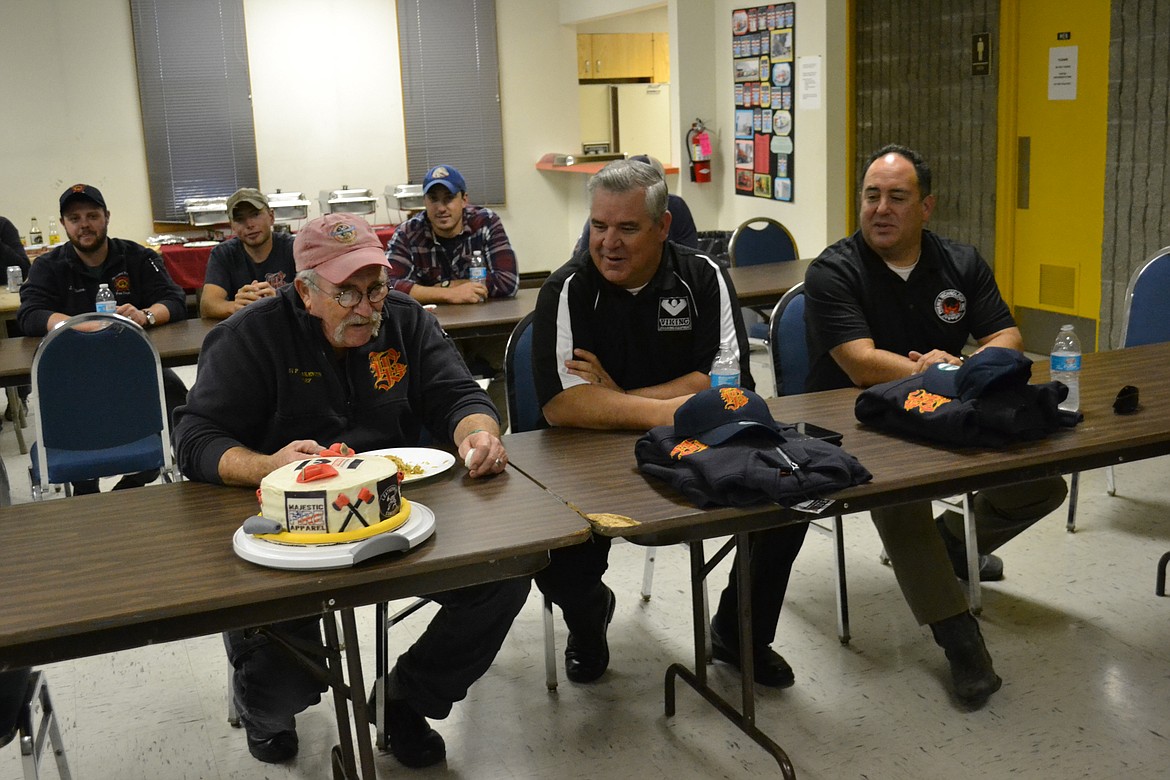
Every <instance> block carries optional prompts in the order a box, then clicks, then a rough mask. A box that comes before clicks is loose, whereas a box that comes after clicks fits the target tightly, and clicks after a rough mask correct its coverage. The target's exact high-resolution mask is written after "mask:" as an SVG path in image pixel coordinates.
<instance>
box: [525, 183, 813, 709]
mask: <svg viewBox="0 0 1170 780" xmlns="http://www.w3.org/2000/svg"><path fill="white" fill-rule="evenodd" d="M589 191H590V197H591V205H590V233H589V246H588V249H587V250H582V251H579V252H577V254H576V255H574V257H573V258H572V259H571V260H570V261H569V262H568V263H567V264H566V265H564V266H563V267H561V268H560V269H559V270H557V271H556V272H555V273H553V274H552V275H551V276H550V277H549V279H548V281H547V282H545V284H544V286H543V287H542V288H541V290H540V296H539V299H538V301H537V305H536V319H535V322H534V326H533V334H532V335H533V342H532V346H533V369H534V372H535V379H536V389H537V395H538V396H539V398H540V402H541V405H542V409H543V412H544V416H545V419H546V420H547V421H548V422H549V423H550V424H552V425H556V426H573V427H579V428H600V429H625V430H640V431H645V430H648V429H649V428H652V427H654V426H656V425H672V424H673V423H674V412H675V410H676V409H677V408H678V407H679V406H681V405H682V403H683V402H684V401H686V400H687V399H688V398H690V397H691V395H693V394H694V393H696V392H698V391H700V390H703V389H705V388H707V387H709V386H710V384H711V379H710V376H709V372H710V370H711V364H712V362H713V361H714V359H715V356H716V354H717V352H718V351H719V347H720V345H721V344H729V345H730V346H731V347H732V348H733V349H734V351H735V353H736V355H737V357H738V359H739V364H740V379H741V384H742V386H744V387H747V388H749V389H750V388H752V386H753V383H752V378H751V373H750V371H749V368H748V344H747V336H746V334H745V331H744V326H743V320H742V318H741V315H740V308H739V302H738V301H737V299H736V296H735V288H734V287H733V286H732V284H731V281H730V279H728V277H727V274H726V273H725V272H724V271H723V269H722V268H720V266H719V265H718V264H717V263H715V262H714V261H713V260H711V259H710V258H708V257H706V256H705V255H701V254H698V253H697V252H695V251H694V250H691V249H688V248H686V247H682V246H679V245H677V244H672V243H670V242H668V241H667V240H666V237H667V234H668V232H669V229H670V221H671V217H670V213H669V212H668V211H667V210H666V203H667V198H666V181H665V180H664V179H663V178H662V177H661V176H660V175H659V174H658V173H657V172H656V171H655V170H654V169H653V168H652V167H651V166H650V165H648V164H646V163H642V162H637V161H633V160H628V161H626V160H622V161H618V162H615V163H612V164H610V165H608V166H607V167H606V168H605V169H603V170H602V171H601V172H600V173H598V174H597V175H596V176H594V177H593V179H592V180H590V182H589ZM806 530H807V526H806V525H804V524H799V525H796V526H791V527H786V528H781V529H776V530H774V531H767V532H764V533H760V534H754V535H753V540H752V569H753V575H755V574H759V576H757V577H756V578H755V579H754V580H753V582H754V583H755V585H756V586H757V587H754V588H753V593H752V611H753V619H752V628H753V637H754V639H753V641H754V644H755V646H754V647H753V658H754V660H755V669H756V680H757V681H758V682H760V683H762V684H764V685H771V686H775V687H785V686H788V685H791V684H792V683H793V679H794V678H793V673H792V669H791V667H789V665H788V664H787V663H786V662H785V661H784V659H783V658H781V657H780V656H779V655H778V654H777V653H776V652H774V651H773V650H772V649H771V648H770V647H769V645H770V644H771V642H772V639H773V638H774V636H775V631H776V621H777V619H778V618H779V615H780V607H781V604H782V603H783V601H784V588H785V586H786V584H787V582H788V574H789V572H790V571H791V568H792V561H793V559H794V558H795V557H796V554H797V552H798V551H799V550H800V545H801V543H802V542H803V540H804V534H805V531H806ZM608 554H609V539H607V538H605V537H602V536H594V537H593V538H592V539H591V540H590V541H589V542H588V543H586V544H582V545H577V546H575V547H571V548H566V549H565V550H563V551H561V550H557V551H553V553H552V555H551V563H550V565H549V567H548V568H547V569H545V570H544V571H543V572H541V573H540V574H538V575H537V576H536V584H537V586H538V587H539V588H540V589H541V591H542V592H544V593H545V594H546V595H547V596H548V597H549V598H550V599H551V600H552V601H553V602H554V603H556V604H558V605H559V606H560V607H561V611H562V613H563V614H564V617H565V624H566V625H567V626H568V628H569V640H568V643H567V645H566V648H565V674H566V676H567V677H568V678H569V679H570V680H573V681H575V682H590V681H592V680H595V679H597V678H598V677H600V676H601V675H602V674H603V673H604V672H605V670H606V667H607V666H608V664H609V645H608V643H607V641H606V629H607V627H608V625H609V621H610V620H611V619H612V617H613V610H614V595H613V592H612V591H611V590H610V589H609V588H608V587H606V586H605V584H604V583H602V581H601V577H602V575H603V574H604V573H605V569H606V566H607V557H608ZM757 570H758V572H757ZM735 576H736V575H735V571H734V569H733V570H732V574H731V579H730V582H729V585H728V587H727V588H726V589H725V590H724V591H723V595H722V597H721V598H720V601H719V608H718V610H717V612H716V614H715V617H714V619H713V620H712V640H713V646H714V652H715V657H716V658H718V659H720V660H723V661H725V662H728V663H732V664H736V665H738V663H739V650H738V637H739V627H738V619H737V618H738V613H737V610H736V603H737V600H736V590H735Z"/></svg>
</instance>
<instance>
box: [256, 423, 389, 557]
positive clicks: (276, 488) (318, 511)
mask: <svg viewBox="0 0 1170 780" xmlns="http://www.w3.org/2000/svg"><path fill="white" fill-rule="evenodd" d="M400 479H401V477H400V475H399V472H398V466H397V465H395V464H394V462H393V461H390V460H387V459H386V458H380V457H372V458H363V457H358V456H356V455H354V454H353V451H352V450H350V449H349V448H348V447H345V445H333V447H331V448H330V449H328V450H325V451H323V452H322V453H321V454H320V455H319V456H317V457H315V458H309V459H308V460H301V461H297V462H295V463H289V464H286V465H284V466H281V467H280V468H278V469H277V470H276V471H273V472H272V473H271V474H269V475H268V476H266V477H265V478H264V479H263V480H261V482H260V490H259V491H257V498H258V499H259V500H260V517H257V518H252V519H251V521H249V522H248V523H245V527H244V530H245V531H246V532H248V533H251V534H253V535H254V536H256V537H258V538H260V539H268V540H270V541H274V542H281V543H284V544H310V545H312V544H337V543H342V542H356V541H360V540H362V539H368V538H370V537H372V536H375V535H377V534H381V533H386V532H388V531H393V530H395V529H396V528H398V527H400V526H401V525H402V524H403V523H405V522H406V521H407V520H408V519H409V518H410V502H409V501H407V500H406V499H405V498H403V497H402V494H401V491H400V489H399V482H400ZM253 521H255V522H253ZM249 526H250V527H249Z"/></svg>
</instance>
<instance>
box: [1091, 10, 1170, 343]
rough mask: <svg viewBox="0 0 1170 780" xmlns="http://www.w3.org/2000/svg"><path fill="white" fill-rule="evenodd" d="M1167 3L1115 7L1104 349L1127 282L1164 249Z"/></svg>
mask: <svg viewBox="0 0 1170 780" xmlns="http://www.w3.org/2000/svg"><path fill="white" fill-rule="evenodd" d="M1168 30H1170V3H1164V2H1149V0H1113V7H1112V19H1111V21H1110V38H1111V42H1110V46H1109V49H1110V51H1109V132H1108V135H1107V140H1106V144H1107V146H1106V151H1105V163H1106V167H1105V235H1104V241H1103V242H1102V243H1103V251H1102V257H1101V278H1102V285H1101V286H1102V289H1101V341H1102V347H1112V346H1114V345H1115V344H1116V343H1117V337H1118V335H1119V334H1120V331H1121V315H1122V312H1123V299H1124V296H1125V288H1126V286H1127V285H1128V284H1129V277H1130V276H1131V275H1132V274H1133V272H1134V271H1135V270H1136V269H1137V268H1138V267H1139V266H1140V265H1141V264H1142V263H1143V262H1145V260H1146V259H1147V258H1148V257H1149V256H1150V255H1152V254H1154V252H1156V251H1157V250H1158V249H1161V248H1162V247H1165V246H1170V56H1167V49H1166V32H1167V31H1168Z"/></svg>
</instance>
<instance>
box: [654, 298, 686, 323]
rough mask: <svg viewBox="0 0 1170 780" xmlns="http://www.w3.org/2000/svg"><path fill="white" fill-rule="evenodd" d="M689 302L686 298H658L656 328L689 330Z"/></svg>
mask: <svg viewBox="0 0 1170 780" xmlns="http://www.w3.org/2000/svg"><path fill="white" fill-rule="evenodd" d="M690 329H691V304H690V301H688V300H687V299H686V298H676V297H671V298H659V299H658V330H659V331H668V330H690Z"/></svg>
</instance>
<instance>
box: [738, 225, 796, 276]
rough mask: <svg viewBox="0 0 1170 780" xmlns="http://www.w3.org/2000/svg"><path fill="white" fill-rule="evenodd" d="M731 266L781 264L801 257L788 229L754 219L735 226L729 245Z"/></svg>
mask: <svg viewBox="0 0 1170 780" xmlns="http://www.w3.org/2000/svg"><path fill="white" fill-rule="evenodd" d="M728 254H729V255H730V257H731V267H732V268H736V267H739V266H748V265H763V264H765V263H782V262H785V261H787V260H795V259H796V258H797V257H799V256H800V253H799V252H798V251H797V249H796V240H795V239H794V238H793V237H792V234H791V233H789V232H788V228H786V227H784V226H783V225H781V224H780V223H779V222H777V221H776V220H774V219H769V218H768V217H753V218H752V219H749V220H747V221H746V222H744V223H743V224H742V225H740V226H739V227H737V228H736V229H735V231H734V232H733V233H732V234H731V243H730V244H729V245H728Z"/></svg>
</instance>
